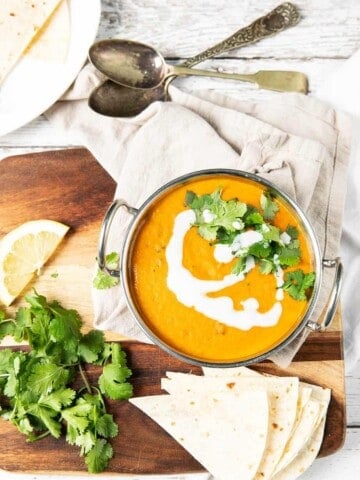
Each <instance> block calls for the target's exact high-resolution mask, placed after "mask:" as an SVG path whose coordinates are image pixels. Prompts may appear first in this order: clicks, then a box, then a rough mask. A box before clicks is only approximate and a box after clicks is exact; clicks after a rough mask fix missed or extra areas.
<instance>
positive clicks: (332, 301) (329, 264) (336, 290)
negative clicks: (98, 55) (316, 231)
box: [306, 257, 343, 332]
mask: <svg viewBox="0 0 360 480" xmlns="http://www.w3.org/2000/svg"><path fill="white" fill-rule="evenodd" d="M322 264H323V266H324V267H326V268H335V269H336V270H335V278H334V284H333V287H332V289H331V292H330V296H329V300H328V306H327V308H326V312H325V315H324V320H323V322H322V323H321V324H320V323H317V322H314V321H312V320H310V321H309V322H308V323H307V324H306V326H307V327H308V328H310V330H312V331H314V332H323V331H324V330H326V328H327V327H329V326H330V325H331V322H332V321H333V318H334V316H335V312H336V308H337V305H338V303H339V298H340V290H341V284H342V278H343V266H342V263H341V262H340V258H339V257H337V258H335V259H334V260H327V259H323V261H322Z"/></svg>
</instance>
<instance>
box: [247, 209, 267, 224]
mask: <svg viewBox="0 0 360 480" xmlns="http://www.w3.org/2000/svg"><path fill="white" fill-rule="evenodd" d="M244 223H245V225H246V226H254V225H261V224H263V223H264V218H263V216H262V215H261V213H260V212H259V211H258V209H257V208H255V207H253V206H251V205H248V206H247V211H246V214H245V216H244Z"/></svg>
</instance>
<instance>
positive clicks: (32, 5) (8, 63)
mask: <svg viewBox="0 0 360 480" xmlns="http://www.w3.org/2000/svg"><path fill="white" fill-rule="evenodd" d="M63 1H64V0H2V1H1V2H0V39H1V48H0V83H1V82H2V81H3V80H4V79H5V77H6V76H7V75H8V73H9V72H10V71H11V70H12V68H13V67H14V66H15V65H16V63H17V62H18V61H19V59H20V58H21V56H22V54H23V53H24V51H25V50H26V48H27V47H28V46H29V45H30V44H31V42H33V41H34V39H35V38H36V37H37V36H38V35H39V34H40V32H41V31H42V29H43V28H44V26H45V25H46V23H47V22H48V21H49V19H50V17H51V16H52V14H53V13H54V12H55V10H56V9H57V7H58V6H59V5H60V3H61V2H63Z"/></svg>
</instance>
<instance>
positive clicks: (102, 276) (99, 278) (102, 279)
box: [93, 269, 119, 290]
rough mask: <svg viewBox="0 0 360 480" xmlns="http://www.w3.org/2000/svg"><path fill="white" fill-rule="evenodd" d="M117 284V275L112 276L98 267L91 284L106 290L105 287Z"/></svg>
mask: <svg viewBox="0 0 360 480" xmlns="http://www.w3.org/2000/svg"><path fill="white" fill-rule="evenodd" d="M118 284H119V279H118V278H117V277H112V276H111V275H109V274H107V273H105V272H103V271H102V270H100V269H99V270H98V271H97V273H96V276H95V278H94V280H93V286H94V288H97V289H98V290H106V289H107V288H111V287H115V286H116V285H118Z"/></svg>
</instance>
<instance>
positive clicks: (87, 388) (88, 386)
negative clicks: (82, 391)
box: [79, 363, 91, 393]
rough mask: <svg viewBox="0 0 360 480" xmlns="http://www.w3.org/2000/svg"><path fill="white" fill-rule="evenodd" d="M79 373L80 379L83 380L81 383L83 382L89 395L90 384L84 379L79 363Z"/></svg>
mask: <svg viewBox="0 0 360 480" xmlns="http://www.w3.org/2000/svg"><path fill="white" fill-rule="evenodd" d="M79 372H80V375H81V378H82V379H83V382H84V385H85V387H86V390H87V391H88V392H89V393H91V387H90V384H89V382H88V379H87V378H86V375H85V372H84V370H83V368H82V366H81V363H79Z"/></svg>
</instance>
